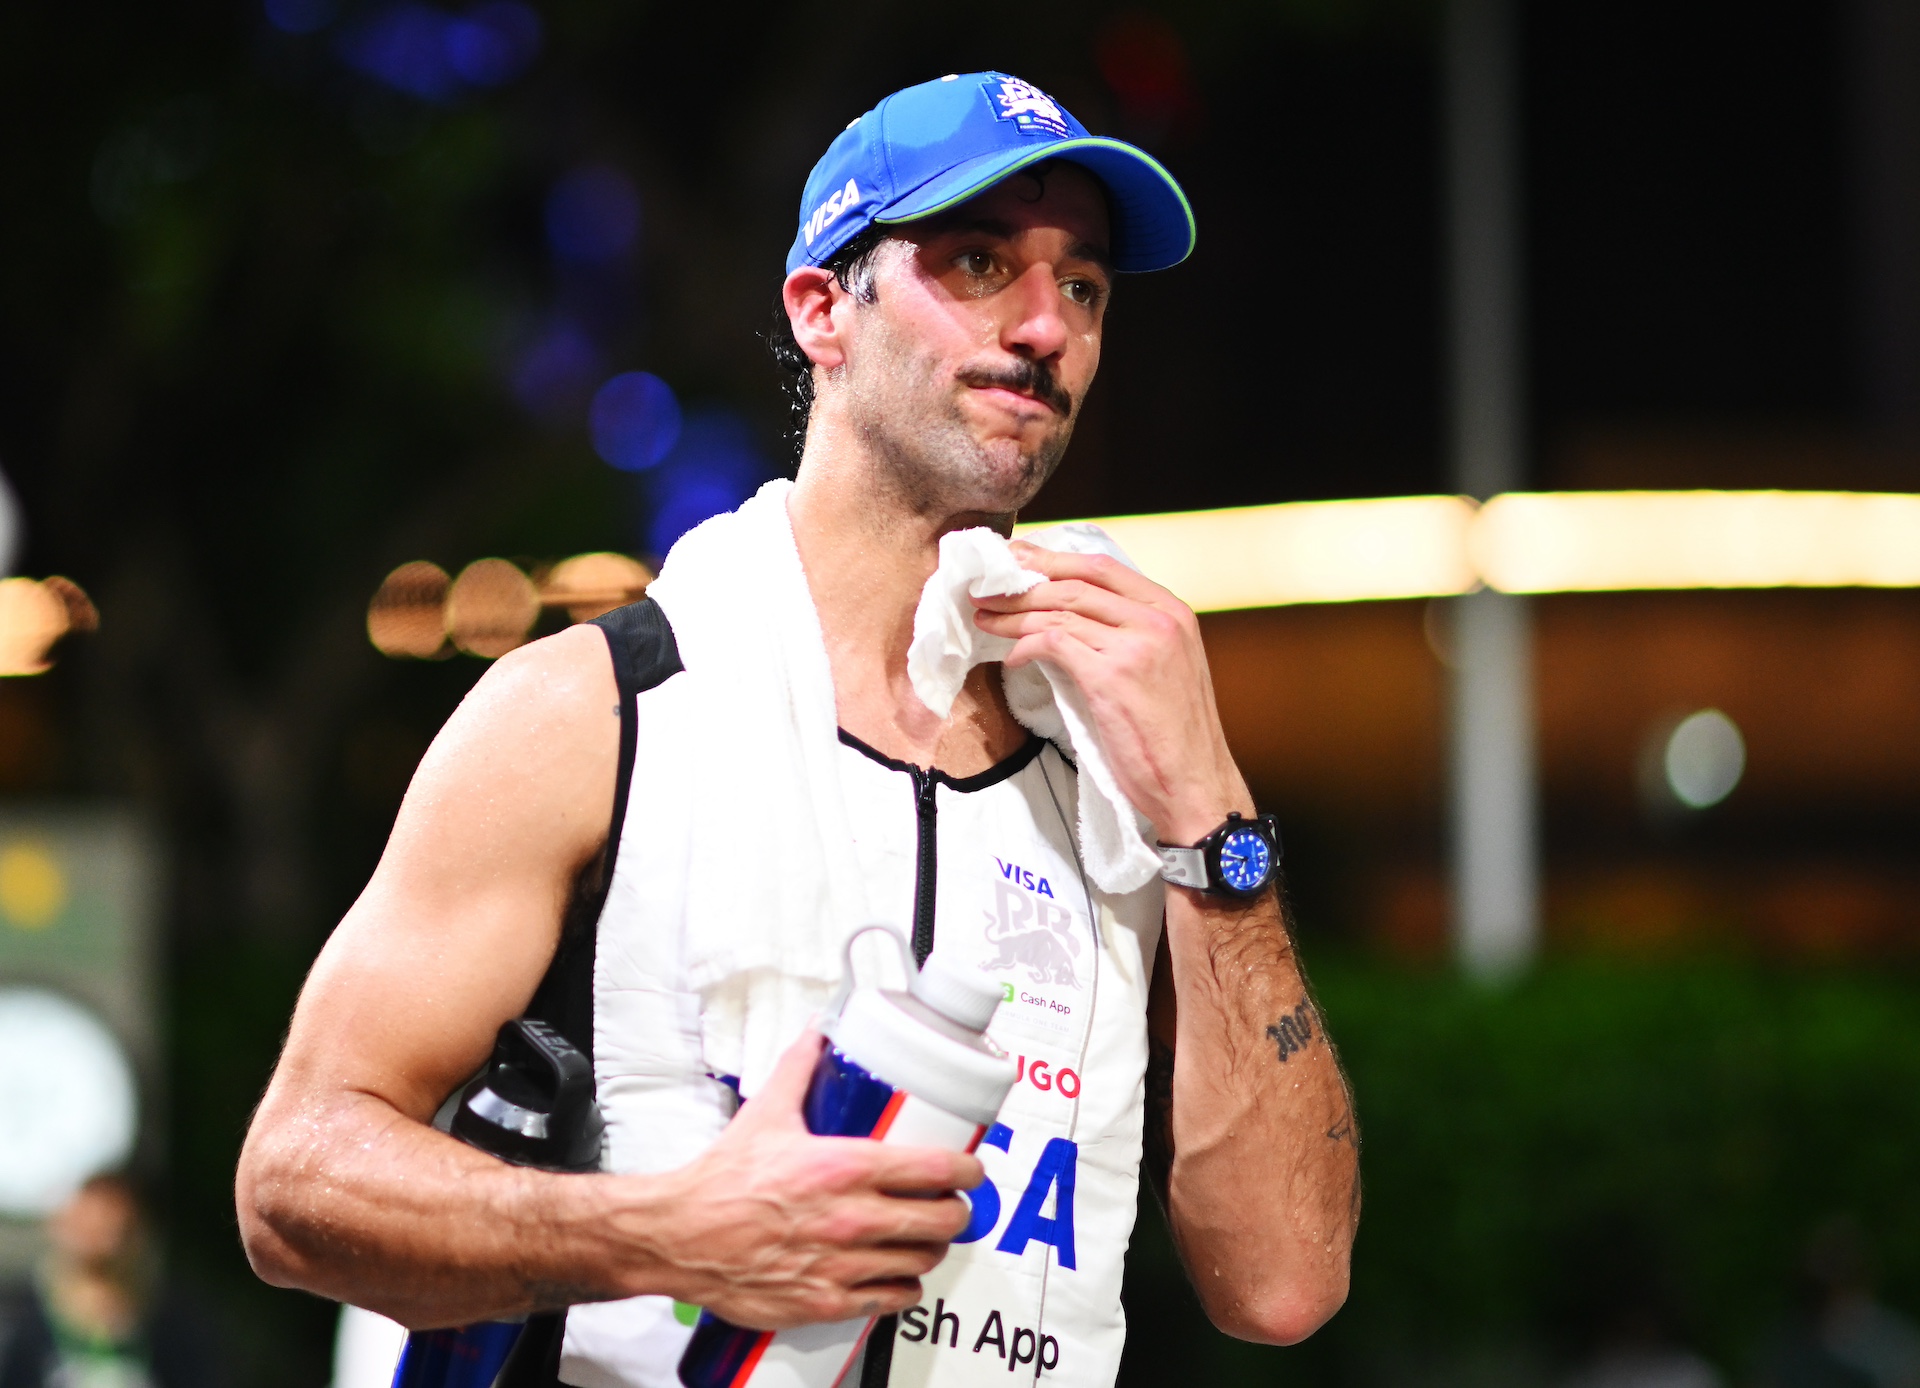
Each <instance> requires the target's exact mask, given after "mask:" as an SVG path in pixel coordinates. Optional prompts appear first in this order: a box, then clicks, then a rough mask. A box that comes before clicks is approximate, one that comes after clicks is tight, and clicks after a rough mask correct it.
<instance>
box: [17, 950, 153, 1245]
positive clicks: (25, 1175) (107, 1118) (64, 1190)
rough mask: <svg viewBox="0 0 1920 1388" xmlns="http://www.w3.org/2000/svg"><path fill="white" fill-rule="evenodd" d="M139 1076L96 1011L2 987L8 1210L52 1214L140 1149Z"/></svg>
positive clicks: (56, 997)
mask: <svg viewBox="0 0 1920 1388" xmlns="http://www.w3.org/2000/svg"><path fill="white" fill-rule="evenodd" d="M135 1118H136V1103H135V1098H134V1082H133V1070H132V1068H131V1067H130V1066H129V1065H128V1063H127V1058H126V1055H125V1054H124V1053H123V1052H122V1051H121V1049H120V1044H119V1042H117V1041H116V1040H114V1037H113V1033H112V1032H110V1031H108V1030H107V1028H106V1027H105V1025H103V1024H102V1023H101V1022H100V1021H99V1020H98V1019H96V1018H95V1017H94V1016H93V1014H92V1013H90V1012H88V1011H86V1010H85V1009H84V1008H81V1007H79V1006H78V1005H76V1004H74V1003H72V1002H69V1001H67V999H65V998H63V997H61V996H60V995H59V994H57V993H50V992H47V991H45V990H44V989H39V988H7V989H0V1213H4V1214H8V1215H13V1216H38V1215H44V1214H47V1213H49V1212H50V1211H52V1210H53V1209H55V1208H56V1207H57V1206H58V1205H59V1204H60V1203H61V1202H62V1201H63V1200H65V1199H66V1198H67V1197H68V1196H69V1195H71V1194H72V1193H73V1192H74V1191H75V1190H77V1189H79V1187H80V1186H81V1184H82V1183H83V1182H85V1181H86V1180H87V1178H88V1177H90V1176H95V1175H98V1174H99V1173H100V1172H102V1171H106V1170H109V1169H111V1168H112V1167H115V1166H118V1165H119V1164H120V1163H122V1162H124V1161H125V1160H126V1159H127V1157H128V1155H129V1154H130V1153H131V1152H132V1151H133V1138H134V1124H135Z"/></svg>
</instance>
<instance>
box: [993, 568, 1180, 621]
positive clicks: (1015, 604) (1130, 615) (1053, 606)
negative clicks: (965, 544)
mask: <svg viewBox="0 0 1920 1388" xmlns="http://www.w3.org/2000/svg"><path fill="white" fill-rule="evenodd" d="M973 604H974V615H975V616H976V617H980V616H986V615H989V614H991V613H995V612H1047V611H1058V612H1077V613H1079V614H1080V615H1081V616H1083V617H1091V618H1092V619H1093V620H1094V621H1096V622H1105V623H1106V624H1107V625H1108V626H1114V627H1118V626H1126V625H1128V624H1130V623H1135V622H1138V621H1139V620H1140V619H1141V618H1142V617H1144V616H1145V615H1146V614H1147V612H1148V610H1149V608H1150V606H1151V604H1148V603H1143V602H1141V601H1140V600H1139V599H1137V598H1128V597H1122V596H1121V595H1120V594H1118V593H1116V592H1114V591H1113V590H1112V589H1111V588H1102V587H1101V586H1100V585H1099V584H1097V583H1088V582H1086V581H1084V580H1082V579H1077V578H1075V579H1063V580H1058V581H1055V582H1050V583H1042V584H1039V585H1038V586H1036V587H1033V588H1029V589H1027V591H1026V592H1024V593H1007V594H1004V595H1003V596H1000V597H992V598H975V599H974V600H973Z"/></svg>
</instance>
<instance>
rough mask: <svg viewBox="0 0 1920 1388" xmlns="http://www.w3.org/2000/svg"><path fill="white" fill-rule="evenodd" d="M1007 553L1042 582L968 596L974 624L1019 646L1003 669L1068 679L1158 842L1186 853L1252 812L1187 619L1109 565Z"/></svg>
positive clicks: (1156, 589) (1183, 608) (1193, 624)
mask: <svg viewBox="0 0 1920 1388" xmlns="http://www.w3.org/2000/svg"><path fill="white" fill-rule="evenodd" d="M1013 553H1014V557H1015V558H1017V559H1018V560H1019V561H1020V564H1021V566H1022V567H1023V568H1028V569H1031V570H1033V571H1034V572H1035V573H1041V574H1045V575H1046V576H1047V579H1048V582H1046V583H1042V584H1040V585H1038V586H1037V587H1034V588H1032V589H1029V590H1028V591H1027V592H1025V593H1020V594H1017V595H1014V596H1010V597H997V598H975V599H974V600H973V601H974V607H975V613H974V620H975V622H977V623H978V624H979V627H980V629H981V630H982V631H985V632H991V633H992V634H993V635H995V636H1006V637H1011V638H1013V639H1014V640H1015V642H1016V644H1015V646H1014V648H1013V651H1012V653H1011V654H1009V655H1008V656H1007V659H1006V664H1007V666H1008V667H1009V668H1012V667H1017V666H1021V665H1025V664H1026V663H1027V662H1029V661H1033V660H1044V661H1047V662H1049V663H1050V664H1053V665H1056V666H1058V667H1059V668H1060V669H1062V670H1064V671H1066V672H1067V674H1069V675H1070V676H1072V677H1073V680H1074V682H1075V683H1076V684H1078V685H1079V686H1080V690H1081V692H1082V693H1083V694H1085V695H1086V699H1087V705H1088V708H1089V710H1090V712H1091V713H1092V715H1093V719H1094V723H1095V724H1096V725H1097V727H1098V728H1099V730H1100V737H1101V741H1102V742H1103V743H1104V744H1105V747H1106V752H1107V758H1108V760H1109V761H1110V762H1111V763H1112V766H1113V771H1114V775H1115V776H1116V777H1117V778H1118V779H1119V782H1120V789H1121V790H1122V791H1124V792H1125V794H1126V797H1127V799H1129V800H1130V801H1132V802H1133V804H1134V806H1135V807H1136V808H1137V809H1139V810H1140V812H1141V813H1142V814H1144V815H1146V816H1147V818H1149V819H1151V820H1152V821H1153V824H1154V828H1155V830H1156V831H1157V832H1158V833H1159V835H1160V837H1161V838H1162V839H1163V840H1165V841H1166V842H1168V843H1178V844H1186V843H1193V842H1195V841H1197V840H1198V839H1200V838H1202V837H1203V836H1205V835H1207V834H1209V833H1211V832H1213V830H1214V829H1216V828H1217V827H1219V824H1220V822H1221V821H1222V820H1223V819H1225V818H1226V817H1227V812H1228V811H1229V810H1238V811H1240V812H1241V813H1242V814H1251V813H1252V812H1253V800H1252V797H1251V796H1250V795H1249V794H1248V793H1247V786H1246V782H1245V781H1243V780H1242V779H1241V777H1240V772H1239V770H1238V768H1236V767H1235V766H1234V764H1233V757H1232V754H1231V753H1229V752H1228V750H1227V739H1226V735H1225V734H1224V733H1223V732H1222V731H1221V728H1220V715H1219V712H1218V710H1217V709H1216V708H1215V707H1214V700H1213V680H1212V678H1211V676H1210V675H1209V674H1208V672H1207V653H1206V649H1205V647H1204V646H1203V645H1202V644H1201V641H1200V624H1199V622H1198V621H1197V620H1196V619H1195V618H1194V615H1193V609H1191V608H1190V607H1188V606H1187V605H1186V604H1185V603H1183V602H1181V601H1180V599H1178V598H1176V597H1175V596H1174V595H1173V594H1172V593H1169V592H1168V591H1167V590H1166V589H1165V588H1162V587H1161V586H1160V585H1159V584H1157V583H1154V582H1152V581H1151V580H1149V579H1147V578H1144V577H1142V576H1141V575H1139V574H1137V573H1135V572H1134V571H1133V570H1132V569H1129V568H1128V567H1127V566H1126V565H1125V564H1122V563H1120V562H1119V561H1118V560H1116V559H1111V558H1108V557H1107V556H1106V555H1090V554H1061V553H1058V552H1057V551H1054V550H1049V549H1041V548H1040V547H1039V546H1037V545H1029V544H1025V543H1023V542H1021V541H1018V540H1016V541H1015V542H1014V545H1013Z"/></svg>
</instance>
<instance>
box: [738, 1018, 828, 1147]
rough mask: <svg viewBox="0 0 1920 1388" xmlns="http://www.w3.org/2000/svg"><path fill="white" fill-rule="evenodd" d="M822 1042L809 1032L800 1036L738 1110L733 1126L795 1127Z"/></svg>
mask: <svg viewBox="0 0 1920 1388" xmlns="http://www.w3.org/2000/svg"><path fill="white" fill-rule="evenodd" d="M824 1041H825V1038H824V1037H822V1036H821V1035H820V1033H819V1032H817V1031H814V1030H812V1029H811V1028H809V1029H808V1030H806V1031H803V1032H802V1033H800V1039H799V1040H797V1041H795V1042H794V1043H793V1044H792V1045H791V1046H789V1047H787V1049H786V1050H785V1051H784V1052H783V1053H782V1054H781V1056H780V1059H779V1061H778V1062H777V1063H776V1064H775V1065H774V1067H773V1073H772V1074H770V1075H768V1076H767V1082H766V1083H765V1084H763V1085H761V1086H760V1090H759V1092H758V1093H757V1094H755V1095H754V1096H753V1097H752V1098H751V1099H749V1100H748V1101H747V1102H746V1103H745V1104H744V1105H743V1106H742V1107H741V1109H740V1112H739V1115H738V1116H737V1117H735V1119H734V1120H733V1121H734V1123H735V1124H736V1125H737V1124H742V1123H744V1124H747V1125H748V1126H758V1125H760V1124H763V1123H767V1122H775V1123H784V1122H786V1121H787V1120H791V1121H792V1122H794V1123H798V1122H799V1121H800V1103H801V1101H802V1100H803V1099H805V1098H806V1096H807V1084H808V1083H809V1081H811V1080H812V1078H813V1067H814V1066H815V1065H816V1064H817V1063H818V1062H819V1059H820V1047H821V1045H822V1044H823V1043H824Z"/></svg>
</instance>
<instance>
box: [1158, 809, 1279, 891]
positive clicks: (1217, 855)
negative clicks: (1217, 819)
mask: <svg viewBox="0 0 1920 1388" xmlns="http://www.w3.org/2000/svg"><path fill="white" fill-rule="evenodd" d="M1157 847H1158V850H1159V853H1160V876H1161V877H1162V878H1163V879H1164V880H1166V881H1168V882H1171V883H1173V884H1174V885H1175V886H1176V887H1192V888H1194V889H1195V890H1196V891H1202V892H1212V893H1213V894H1214V895H1215V896H1234V897H1251V896H1258V895H1259V894H1260V893H1261V892H1263V891H1265V890H1266V889H1267V888H1268V887H1269V886H1271V885H1272V883H1273V878H1274V874H1275V873H1277V872H1278V871H1279V870H1280V826H1279V824H1278V822H1276V821H1275V819H1274V817H1273V816H1272V815H1270V814H1263V815H1261V816H1259V817H1258V818H1256V819H1242V818H1241V817H1240V816H1239V814H1237V813H1235V814H1230V815H1228V816H1227V822H1226V823H1225V824H1222V825H1221V826H1220V827H1219V828H1218V829H1215V830H1214V831H1213V832H1212V833H1211V834H1208V835H1207V836H1206V837H1205V838H1204V839H1201V840H1200V842H1198V843H1196V844H1194V845H1193V847H1191V848H1173V847H1169V846H1168V845H1166V844H1164V843H1163V844H1159V845H1157Z"/></svg>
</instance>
